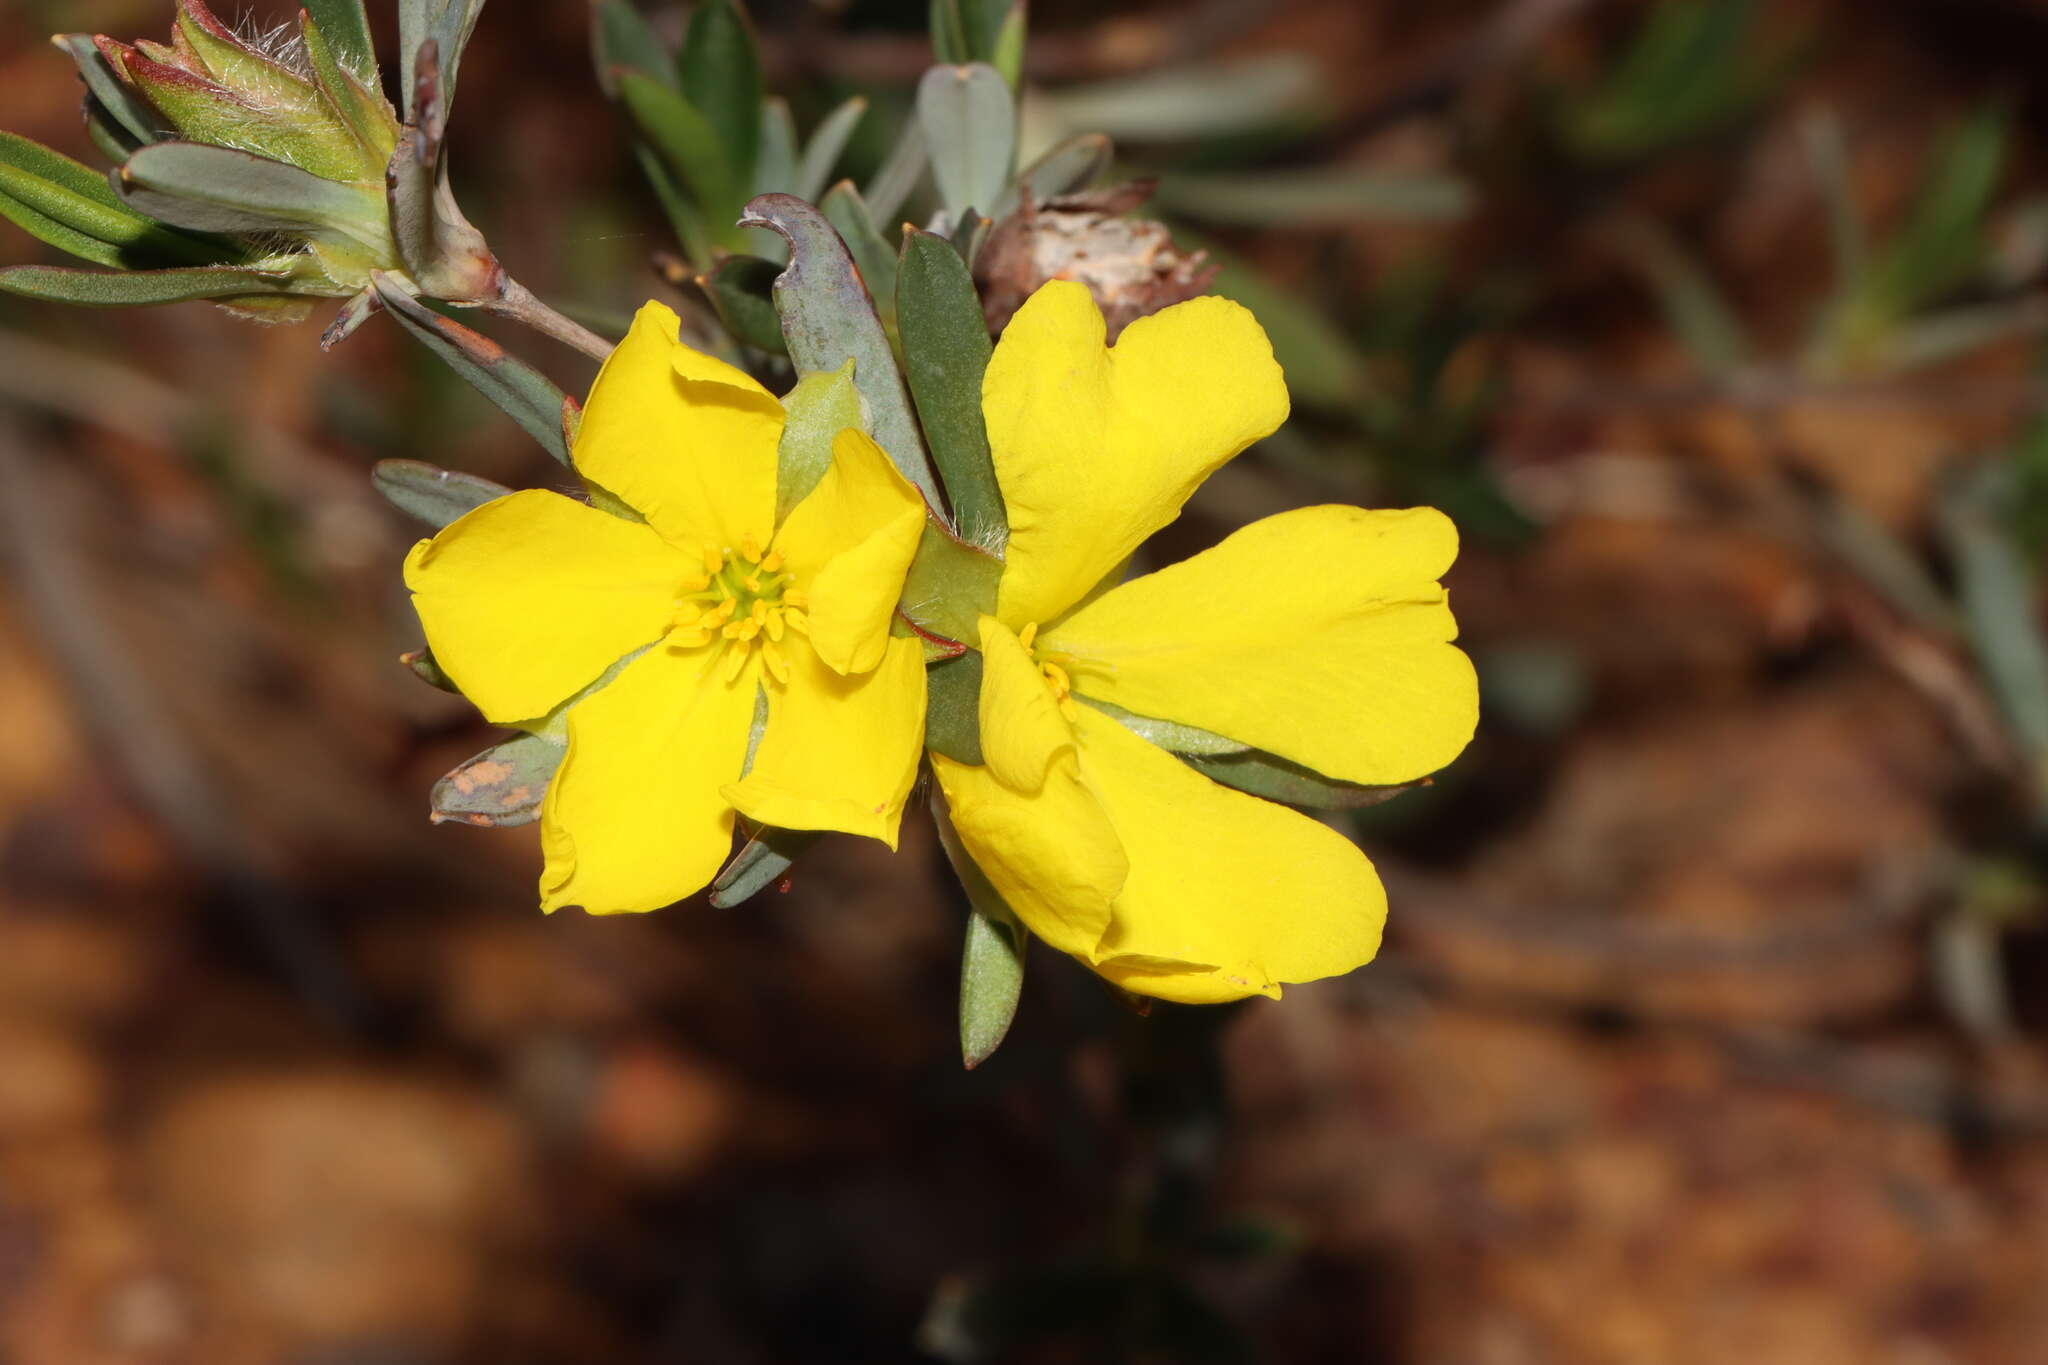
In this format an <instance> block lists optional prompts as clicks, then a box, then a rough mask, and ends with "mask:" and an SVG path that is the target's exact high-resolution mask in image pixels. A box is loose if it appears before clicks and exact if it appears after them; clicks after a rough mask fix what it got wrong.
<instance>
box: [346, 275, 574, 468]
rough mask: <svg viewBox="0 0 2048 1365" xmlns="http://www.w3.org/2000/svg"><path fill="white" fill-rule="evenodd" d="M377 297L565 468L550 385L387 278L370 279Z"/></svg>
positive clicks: (558, 400)
mask: <svg viewBox="0 0 2048 1365" xmlns="http://www.w3.org/2000/svg"><path fill="white" fill-rule="evenodd" d="M371 280H372V282H373V283H374V284H375V286H376V289H377V298H378V301H379V302H381V303H382V304H383V305H384V306H385V308H387V309H389V310H390V312H391V316H392V317H394V318H396V319H397V320H398V322H399V324H400V325H401V326H403V327H404V328H405V330H406V331H408V332H411V333H412V334H413V335H414V336H415V337H417V338H419V340H420V341H421V342H423V343H425V345H426V347H427V349H428V350H430V351H432V352H433V353H434V354H435V355H437V356H439V357H440V358H441V360H442V361H443V362H445V363H446V364H447V365H448V367H449V368H450V369H452V370H454V371H455V372H456V373H457V374H459V375H461V376H462V377H463V378H464V379H465V380H467V381H468V382H469V384H470V386H471V387H473V388H474V389H476V391H477V392H478V393H481V394H482V395H483V396H484V397H486V398H488V399H490V400H491V401H492V402H493V403H495V404H497V405H498V407H499V408H500V409H502V410H503V411H504V412H505V414H506V415H507V416H509V417H510V418H511V419H512V420H513V421H515V422H517V423H518V424H519V425H520V426H521V427H522V428H524V429H525V431H526V433H527V434H528V435H529V436H531V437H533V439H534V440H536V441H538V442H540V444H541V446H542V447H543V448H544V449H546V451H547V452H548V454H550V455H552V456H554V457H555V458H556V459H558V460H560V461H561V462H562V463H563V464H567V463H569V446H568V443H567V442H566V441H565V440H564V439H563V436H562V404H563V395H562V391H561V390H560V389H558V388H556V387H555V385H554V382H553V381H552V380H550V379H549V378H548V377H547V376H546V375H544V374H542V373H541V372H540V371H539V370H536V369H535V368H534V367H533V366H531V365H529V364H527V363H526V362H525V361H523V360H520V359H518V358H517V357H516V356H513V355H511V354H510V353H509V352H507V351H506V350H505V348H504V347H502V346H500V345H498V343H497V342H495V341H492V340H491V339H490V338H489V337H486V336H482V335H479V334H478V333H476V332H473V331H471V330H470V329H469V328H467V327H464V326H463V325H462V324H461V323H459V322H455V321H453V320H451V319H449V318H444V317H442V316H441V315H440V314H439V313H436V312H435V311H434V310H433V309H431V308H429V307H427V306H426V305H425V304H423V303H421V302H420V301H419V300H418V299H416V298H414V297H413V296H412V295H411V294H410V293H408V292H407V291H406V290H405V289H404V288H402V287H401V286H400V285H398V284H397V283H396V282H395V281H394V280H393V279H392V278H391V276H389V275H385V274H381V273H379V274H374V275H372V276H371Z"/></svg>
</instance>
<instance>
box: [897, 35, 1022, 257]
mask: <svg viewBox="0 0 2048 1365" xmlns="http://www.w3.org/2000/svg"><path fill="white" fill-rule="evenodd" d="M917 119H918V122H919V123H920V124H922V125H923V127H924V136H925V141H926V143H927V144H928V145H929V146H930V148H931V159H932V177H933V179H934V180H936V181H937V182H938V186H939V198H940V200H941V201H943V202H944V204H945V206H946V212H947V213H948V214H950V215H951V216H952V217H953V219H954V221H956V222H957V221H959V219H960V218H961V217H962V216H963V215H964V214H965V213H966V212H967V210H968V209H970V208H973V209H979V210H980V211H981V212H983V213H984V214H986V213H987V212H989V210H990V209H991V208H993V207H994V205H995V203H996V201H997V200H999V199H1000V198H1001V197H1002V194H1003V190H1004V189H1005V187H1007V186H1008V185H1009V183H1010V171H1011V169H1012V167H1013V166H1014V164H1015V158H1016V152H1017V110H1016V102H1015V101H1014V100H1013V99H1012V98H1011V96H1010V87H1009V83H1008V82H1006V81H1005V80H1004V79H1003V77H1002V74H1001V73H1000V72H998V71H997V70H996V69H995V68H994V67H992V66H990V65H988V63H986V62H970V63H968V64H967V65H965V66H935V67H933V68H931V69H930V70H929V71H927V72H925V73H924V78H923V79H922V80H920V81H919V82H918V83H917Z"/></svg>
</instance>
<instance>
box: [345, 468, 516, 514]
mask: <svg viewBox="0 0 2048 1365" xmlns="http://www.w3.org/2000/svg"><path fill="white" fill-rule="evenodd" d="M370 485H371V487H373V488H375V489H376V490H377V491H378V492H379V493H381V494H383V495H384V500H385V501H386V502H389V503H390V504H391V505H392V506H393V507H396V508H397V509H398V510H399V511H401V512H404V513H406V514H407V515H409V516H414V517H418V518H419V519H420V520H421V521H424V522H425V523H426V524H427V525H429V526H431V527H433V528H434V529H435V530H437V531H438V530H440V529H441V528H442V527H443V526H446V525H448V524H449V523H450V522H452V521H454V520H456V519H457V518H458V517H462V516H465V515H467V514H468V513H470V512H474V511H475V510H476V509H477V508H479V507H482V506H483V505H484V504H485V503H487V502H493V501H495V500H497V499H498V498H502V497H504V496H505V495H506V494H508V493H510V492H511V491H512V490H511V489H509V488H507V487H505V485H504V484H501V483H494V482H492V481H491V480H489V479H486V478H482V477H480V476H479V475H476V474H463V473H460V472H458V471H456V470H453V469H442V468H440V467H439V466H438V465H430V464H427V463H425V462H424V461H421V460H379V461H377V463H376V464H375V465H374V466H372V467H371V469H370Z"/></svg>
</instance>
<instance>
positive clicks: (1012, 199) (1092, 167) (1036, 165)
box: [988, 133, 1116, 219]
mask: <svg viewBox="0 0 2048 1365" xmlns="http://www.w3.org/2000/svg"><path fill="white" fill-rule="evenodd" d="M1115 159H1116V148H1115V144H1113V143H1112V142H1111V141H1110V140H1109V139H1108V138H1107V137H1104V136H1103V135H1102V134H1101V133H1079V134H1076V135H1075V136H1073V137H1070V138H1068V139H1067V140H1066V141H1064V142H1061V143H1059V144H1057V145H1056V146H1054V147H1052V148H1050V149H1048V150H1047V151H1046V153H1045V155H1043V156H1041V157H1039V158H1038V159H1037V160H1036V161H1034V162H1032V163H1031V164H1030V165H1029V166H1026V167H1025V168H1024V169H1023V170H1021V171H1019V172H1018V173H1017V183H1016V184H1015V185H1012V186H1010V187H1009V188H1008V189H1006V190H1004V191H1003V194H1002V197H1001V198H999V199H998V200H997V201H996V202H995V203H994V204H993V205H991V206H990V208H989V210H988V213H989V217H991V218H998V219H1000V218H1005V217H1008V216H1009V214H1010V213H1011V212H1012V211H1014V210H1015V209H1016V207H1017V203H1018V200H1019V199H1020V198H1021V197H1022V194H1023V191H1024V189H1025V188H1026V187H1027V186H1028V187H1029V188H1030V190H1031V197H1032V198H1033V199H1037V200H1045V199H1056V198H1058V197H1059V196H1060V195H1063V194H1071V193H1073V192H1074V191H1076V190H1085V189H1087V188H1089V187H1090V186H1091V185H1093V184H1095V182H1096V181H1098V180H1100V179H1102V177H1103V176H1104V175H1106V174H1107V173H1108V171H1109V167H1110V163H1111V162H1113V161H1114V160H1115Z"/></svg>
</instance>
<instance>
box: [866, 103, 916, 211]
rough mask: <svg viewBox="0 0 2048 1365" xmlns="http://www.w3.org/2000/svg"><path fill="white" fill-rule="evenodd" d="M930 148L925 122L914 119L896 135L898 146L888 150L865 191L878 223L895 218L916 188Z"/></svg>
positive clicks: (870, 209) (870, 208)
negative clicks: (926, 138) (880, 166)
mask: <svg viewBox="0 0 2048 1365" xmlns="http://www.w3.org/2000/svg"><path fill="white" fill-rule="evenodd" d="M930 154H931V149H930V148H929V147H928V146H927V145H926V143H925V138H924V125H923V124H922V123H919V122H918V121H917V120H916V119H911V120H909V121H908V122H906V123H905V124H904V125H903V131H902V133H900V134H899V135H898V136H897V139H896V145H895V146H894V147H892V148H890V149H889V156H888V159H887V160H885V161H884V162H883V163H882V168H881V169H880V170H878V171H876V172H875V178H874V179H873V180H870V181H869V182H868V187H867V190H866V191H865V194H866V197H867V201H868V212H870V213H872V214H873V215H874V221H875V223H876V224H877V225H880V224H882V223H886V222H888V221H889V220H890V219H892V218H894V217H895V216H896V214H897V211H898V210H900V209H901V208H902V207H903V201H904V200H905V199H908V198H909V197H910V192H911V191H912V190H914V189H916V188H917V181H918V177H919V176H921V175H923V174H924V168H925V162H926V161H927V159H928V158H929V157H930Z"/></svg>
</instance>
